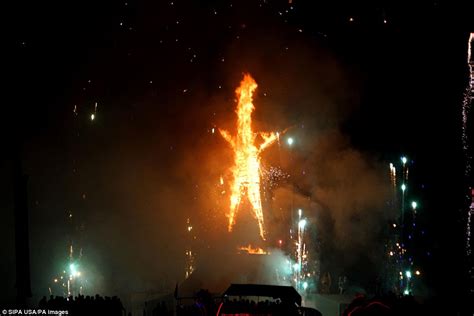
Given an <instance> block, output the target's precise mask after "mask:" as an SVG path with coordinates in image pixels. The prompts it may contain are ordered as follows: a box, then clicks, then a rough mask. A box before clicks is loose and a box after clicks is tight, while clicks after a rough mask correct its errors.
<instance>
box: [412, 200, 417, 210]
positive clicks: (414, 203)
mask: <svg viewBox="0 0 474 316" xmlns="http://www.w3.org/2000/svg"><path fill="white" fill-rule="evenodd" d="M417 206H418V203H416V202H415V201H413V202H411V207H412V208H413V209H414V210H416V207H417Z"/></svg>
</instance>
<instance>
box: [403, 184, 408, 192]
mask: <svg viewBox="0 0 474 316" xmlns="http://www.w3.org/2000/svg"><path fill="white" fill-rule="evenodd" d="M406 189H407V186H406V185H405V183H404V184H402V191H403V192H405V190H406Z"/></svg>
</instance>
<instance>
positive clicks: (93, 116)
mask: <svg viewBox="0 0 474 316" xmlns="http://www.w3.org/2000/svg"><path fill="white" fill-rule="evenodd" d="M93 120H95V114H94V113H92V114H91V121H93Z"/></svg>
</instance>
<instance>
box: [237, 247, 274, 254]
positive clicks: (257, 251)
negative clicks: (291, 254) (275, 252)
mask: <svg viewBox="0 0 474 316" xmlns="http://www.w3.org/2000/svg"><path fill="white" fill-rule="evenodd" d="M238 249H239V250H241V251H245V252H247V253H248V254H249V255H269V254H270V253H269V252H267V251H265V250H263V249H262V248H253V247H252V246H251V245H248V246H247V247H243V246H242V247H239V248H238Z"/></svg>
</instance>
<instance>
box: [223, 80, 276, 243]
mask: <svg viewBox="0 0 474 316" xmlns="http://www.w3.org/2000/svg"><path fill="white" fill-rule="evenodd" d="M256 88H257V83H256V82H255V80H254V79H253V78H252V77H251V76H250V75H249V74H245V75H244V79H243V80H242V82H241V83H240V87H238V88H237V89H236V90H235V93H236V94H237V97H238V100H239V101H238V105H237V109H236V113H237V135H235V136H231V135H230V133H229V132H227V131H225V130H221V129H219V132H220V133H221V135H222V137H224V139H225V140H226V141H227V142H228V143H229V144H230V145H231V146H232V149H233V150H234V159H235V160H234V166H233V167H232V175H233V183H231V197H230V213H229V214H228V217H229V231H232V227H233V226H234V224H235V215H236V213H237V210H238V208H239V205H240V202H241V199H242V197H243V196H244V195H245V194H247V197H248V199H249V201H250V204H251V205H252V208H253V212H254V215H255V217H256V219H257V221H258V227H259V229H260V236H261V237H262V239H263V240H265V229H264V225H263V210H262V201H261V197H260V153H261V152H262V151H263V150H264V149H265V148H267V147H268V146H270V145H271V144H272V143H273V142H275V141H276V140H277V138H278V134H277V133H265V132H260V133H254V132H253V131H252V111H253V110H254V109H255V107H254V105H253V103H252V96H253V92H254V91H255V89H256ZM257 135H260V137H261V138H262V140H263V141H262V143H261V144H260V145H258V146H257V145H256V144H255V138H256V137H257Z"/></svg>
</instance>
